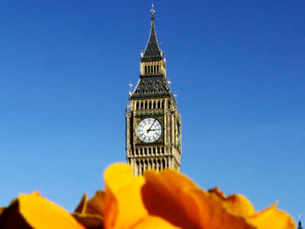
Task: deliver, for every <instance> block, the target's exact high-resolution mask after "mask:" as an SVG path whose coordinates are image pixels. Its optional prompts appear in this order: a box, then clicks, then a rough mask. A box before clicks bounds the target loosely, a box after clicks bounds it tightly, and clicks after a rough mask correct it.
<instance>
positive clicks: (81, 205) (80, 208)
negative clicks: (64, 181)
mask: <svg viewBox="0 0 305 229" xmlns="http://www.w3.org/2000/svg"><path fill="white" fill-rule="evenodd" d="M87 198H88V196H87V193H84V195H83V197H82V199H81V201H80V202H79V204H78V205H77V207H76V209H75V210H74V212H75V213H80V214H82V213H85V212H86V209H87V202H88V200H87Z"/></svg>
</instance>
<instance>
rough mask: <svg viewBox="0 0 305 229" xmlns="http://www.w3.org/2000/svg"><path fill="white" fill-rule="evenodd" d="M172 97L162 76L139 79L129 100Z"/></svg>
mask: <svg viewBox="0 0 305 229" xmlns="http://www.w3.org/2000/svg"><path fill="white" fill-rule="evenodd" d="M148 97H149V98H151V97H173V95H172V92H171V89H170V87H169V86H168V84H167V81H166V79H165V77H164V76H163V75H159V76H151V77H140V80H139V82H138V84H137V86H136V88H135V90H134V91H133V92H132V94H131V96H130V98H131V99H135V98H148Z"/></svg>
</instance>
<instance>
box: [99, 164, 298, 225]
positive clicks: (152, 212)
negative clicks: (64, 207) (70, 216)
mask: <svg viewBox="0 0 305 229" xmlns="http://www.w3.org/2000/svg"><path fill="white" fill-rule="evenodd" d="M105 183H106V198H105V216H104V217H105V218H104V220H105V228H106V229H117V228H146V227H143V226H142V225H141V223H142V222H148V221H152V220H153V219H154V220H155V221H154V224H155V225H154V226H153V228H173V227H178V228H183V229H194V228H198V229H199V228H201V229H219V228H226V229H271V228H274V229H294V228H295V223H294V222H293V220H292V218H291V217H290V216H289V215H288V214H286V213H285V212H283V211H281V210H278V209H277V208H276V204H274V205H272V206H271V207H269V208H267V209H266V210H263V211H261V212H255V210H254V208H253V206H252V204H251V203H250V202H249V201H248V200H247V199H246V198H245V197H244V196H242V195H237V194H233V195H231V196H229V197H226V196H225V195H224V194H223V193H222V192H221V191H219V190H218V189H213V190H210V191H204V190H202V189H200V188H199V187H198V186H197V185H196V184H195V183H193V182H192V181H191V180H190V179H188V178H187V177H185V176H184V175H182V174H181V173H179V172H177V171H173V170H164V171H162V172H156V171H146V172H145V174H144V176H143V177H142V176H140V177H133V176H132V169H131V167H129V166H128V165H126V164H114V165H112V166H110V167H109V168H108V169H107V170H106V171H105ZM166 222H167V224H166ZM165 224H166V226H165Z"/></svg>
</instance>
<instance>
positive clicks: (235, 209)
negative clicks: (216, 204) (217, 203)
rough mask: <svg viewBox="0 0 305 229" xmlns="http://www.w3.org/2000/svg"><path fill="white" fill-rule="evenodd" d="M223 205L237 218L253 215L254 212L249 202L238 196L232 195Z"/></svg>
mask: <svg viewBox="0 0 305 229" xmlns="http://www.w3.org/2000/svg"><path fill="white" fill-rule="evenodd" d="M224 205H225V207H226V208H228V210H229V211H230V212H231V213H233V214H235V215H239V216H243V217H245V216H250V215H253V214H255V210H254V208H253V206H252V204H251V203H250V201H249V200H248V199H247V198H246V197H244V196H243V195H240V194H233V195H231V196H229V197H227V198H226V199H225V200H224Z"/></svg>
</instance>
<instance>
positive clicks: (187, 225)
mask: <svg viewBox="0 0 305 229" xmlns="http://www.w3.org/2000/svg"><path fill="white" fill-rule="evenodd" d="M144 176H145V179H146V183H145V184H144V186H143V188H142V196H143V201H144V204H145V207H146V208H147V210H148V212H149V214H151V215H156V216H159V217H161V218H164V219H165V220H167V221H168V222H170V223H171V224H173V225H175V226H178V227H181V228H184V229H193V228H202V229H206V228H207V229H218V228H226V229H253V228H254V227H252V226H250V225H249V224H248V223H247V222H246V220H245V219H243V218H241V217H239V216H235V215H233V214H231V213H230V212H228V210H227V208H226V207H225V205H224V204H223V201H222V200H221V199H220V198H219V197H217V196H216V195H215V194H212V193H208V192H205V191H203V190H201V189H200V188H199V187H198V186H197V185H195V184H194V183H193V182H192V181H191V180H189V179H188V178H187V177H185V176H183V175H182V174H180V173H178V172H175V171H168V170H166V171H164V172H162V173H157V172H154V171H147V172H146V173H145V174H144Z"/></svg>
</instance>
